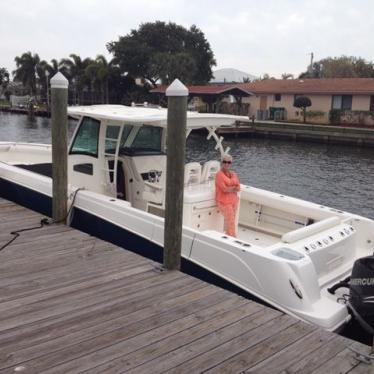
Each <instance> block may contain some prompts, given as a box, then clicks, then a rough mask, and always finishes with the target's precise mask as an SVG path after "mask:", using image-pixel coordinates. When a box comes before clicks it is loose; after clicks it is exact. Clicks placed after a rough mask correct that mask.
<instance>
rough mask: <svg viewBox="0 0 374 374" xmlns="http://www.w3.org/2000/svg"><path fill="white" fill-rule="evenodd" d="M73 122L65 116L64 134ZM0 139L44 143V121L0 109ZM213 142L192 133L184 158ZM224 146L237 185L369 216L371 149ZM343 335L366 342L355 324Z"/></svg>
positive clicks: (255, 142) (202, 154)
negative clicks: (67, 125) (228, 148)
mask: <svg viewBox="0 0 374 374" xmlns="http://www.w3.org/2000/svg"><path fill="white" fill-rule="evenodd" d="M75 126H76V122H75V121H74V120H70V121H69V136H70V137H71V135H72V134H73V131H74V128H75ZM0 141H18V142H20V141H24V142H33V143H50V142H51V126H50V120H49V119H48V118H39V117H38V118H35V120H34V121H30V120H28V118H27V116H25V115H15V114H8V113H1V112H0ZM214 144H215V143H214V141H213V140H210V141H209V142H208V141H207V140H206V135H204V134H202V133H192V134H191V135H190V136H189V138H188V140H187V155H186V158H187V160H194V161H206V160H214V159H218V153H217V151H215V150H214ZM224 144H225V146H226V147H230V149H231V150H230V153H231V154H232V156H233V158H234V162H233V165H232V168H233V169H234V170H235V171H236V172H237V173H238V175H239V177H240V180H241V182H242V183H244V184H248V185H251V186H254V187H258V188H263V189H266V190H270V191H274V192H279V193H281V194H284V195H289V196H293V197H297V198H301V199H303V200H308V201H312V202H315V203H317V204H321V205H326V206H330V207H333V208H336V209H340V210H346V211H349V212H352V213H357V214H360V215H362V216H365V217H369V218H373V219H374V149H372V148H359V147H355V146H343V145H330V144H318V143H307V142H295V141H288V140H274V139H258V138H238V137H228V138H227V139H226V140H225V142H224ZM343 333H344V335H346V336H349V337H351V338H354V339H356V340H360V341H362V342H365V343H367V344H368V343H370V344H371V341H370V339H371V338H370V337H369V336H367V335H366V334H364V333H363V332H362V331H361V330H360V329H359V328H358V326H357V325H356V324H351V325H349V326H348V327H347V328H346V329H345V331H344V332H343Z"/></svg>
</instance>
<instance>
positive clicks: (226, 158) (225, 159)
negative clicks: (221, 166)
mask: <svg viewBox="0 0 374 374" xmlns="http://www.w3.org/2000/svg"><path fill="white" fill-rule="evenodd" d="M222 161H232V156H231V155H229V154H227V153H225V154H224V155H223V156H222V158H221V162H222Z"/></svg>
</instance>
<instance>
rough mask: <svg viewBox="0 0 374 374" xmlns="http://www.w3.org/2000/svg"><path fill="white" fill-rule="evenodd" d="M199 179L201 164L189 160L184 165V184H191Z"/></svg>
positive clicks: (196, 182)
mask: <svg viewBox="0 0 374 374" xmlns="http://www.w3.org/2000/svg"><path fill="white" fill-rule="evenodd" d="M200 181H201V165H200V163H198V162H189V163H188V164H186V165H185V166H184V185H185V186H191V185H195V184H199V183H200Z"/></svg>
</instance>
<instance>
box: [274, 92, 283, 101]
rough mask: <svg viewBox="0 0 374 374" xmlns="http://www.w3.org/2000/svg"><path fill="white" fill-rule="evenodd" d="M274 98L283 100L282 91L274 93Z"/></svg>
mask: <svg viewBox="0 0 374 374" xmlns="http://www.w3.org/2000/svg"><path fill="white" fill-rule="evenodd" d="M274 100H275V101H281V100H282V95H281V94H280V93H277V94H275V95H274Z"/></svg>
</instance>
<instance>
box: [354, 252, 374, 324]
mask: <svg viewBox="0 0 374 374" xmlns="http://www.w3.org/2000/svg"><path fill="white" fill-rule="evenodd" d="M349 289H350V292H349V302H350V304H351V305H352V307H353V308H354V309H355V310H356V312H357V313H358V314H359V315H360V316H361V317H362V318H363V319H364V320H365V321H366V322H367V323H368V324H369V325H371V326H374V256H368V257H362V258H360V259H358V260H356V261H355V263H354V265H353V269H352V275H351V279H350V282H349Z"/></svg>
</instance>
